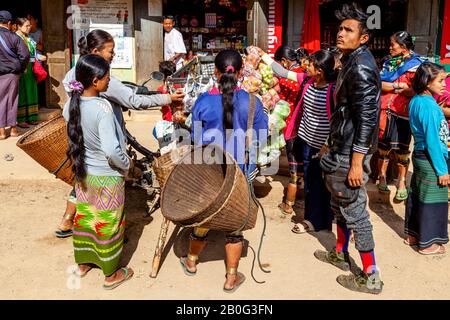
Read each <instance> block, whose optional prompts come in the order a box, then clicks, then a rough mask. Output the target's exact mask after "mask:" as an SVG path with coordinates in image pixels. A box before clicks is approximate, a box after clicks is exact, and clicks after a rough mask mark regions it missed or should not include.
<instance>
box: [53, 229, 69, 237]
mask: <svg viewBox="0 0 450 320" xmlns="http://www.w3.org/2000/svg"><path fill="white" fill-rule="evenodd" d="M55 236H56V237H57V238H60V239H63V238H68V237H71V236H73V230H72V229H69V230H61V229H59V230H56V231H55Z"/></svg>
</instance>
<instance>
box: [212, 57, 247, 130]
mask: <svg viewBox="0 0 450 320" xmlns="http://www.w3.org/2000/svg"><path fill="white" fill-rule="evenodd" d="M214 63H215V65H216V68H217V70H219V72H220V73H221V74H222V76H221V77H220V81H219V90H220V92H221V93H222V107H223V128H224V130H226V129H233V111H234V105H233V98H234V91H235V89H236V87H237V84H238V78H237V74H238V72H239V71H240V70H241V69H242V57H241V55H240V54H239V52H237V51H235V50H222V51H220V52H219V54H218V55H217V56H216V59H215V60H214Z"/></svg>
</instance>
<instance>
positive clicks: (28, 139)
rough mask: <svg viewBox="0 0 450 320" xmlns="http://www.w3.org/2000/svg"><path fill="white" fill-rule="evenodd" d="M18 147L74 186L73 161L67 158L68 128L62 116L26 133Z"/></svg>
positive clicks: (57, 176)
mask: <svg viewBox="0 0 450 320" xmlns="http://www.w3.org/2000/svg"><path fill="white" fill-rule="evenodd" d="M17 146H18V147H19V148H20V149H22V150H23V151H25V152H26V153H27V154H28V155H29V156H30V157H31V158H33V159H34V160H35V161H37V162H38V163H39V164H40V165H41V166H43V167H44V168H45V169H47V170H48V171H49V172H50V173H52V174H54V175H55V176H56V178H58V179H61V180H62V181H64V182H66V183H68V184H70V185H73V184H74V173H73V172H72V161H71V160H69V159H68V158H67V156H66V151H67V146H68V140H67V127H66V122H65V120H64V118H63V117H62V116H57V117H55V118H53V119H51V120H49V121H46V122H44V123H41V124H40V125H39V126H37V127H36V128H34V129H32V130H30V131H28V132H27V133H25V134H24V135H23V136H22V137H21V138H20V139H19V141H18V142H17Z"/></svg>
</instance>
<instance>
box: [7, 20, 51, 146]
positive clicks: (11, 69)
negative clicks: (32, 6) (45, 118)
mask: <svg viewBox="0 0 450 320" xmlns="http://www.w3.org/2000/svg"><path fill="white" fill-rule="evenodd" d="M42 51H43V44H42V30H40V29H39V28H38V26H37V19H36V18H34V17H33V15H31V14H27V15H25V16H24V17H17V18H16V19H13V17H12V15H11V13H9V12H8V11H0V62H1V64H0V96H1V97H2V98H0V99H1V102H0V140H4V139H6V138H7V137H8V134H7V132H6V128H7V127H9V128H10V131H9V136H11V137H17V136H18V135H19V132H18V130H17V127H21V128H29V127H30V125H36V124H38V113H39V97H38V81H42V79H40V78H39V77H36V75H35V71H34V70H35V64H36V63H38V64H42V63H43V62H44V61H46V60H47V57H46V56H45V55H44V54H42ZM41 66H42V65H41Z"/></svg>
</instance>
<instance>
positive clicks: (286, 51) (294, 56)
mask: <svg viewBox="0 0 450 320" xmlns="http://www.w3.org/2000/svg"><path fill="white" fill-rule="evenodd" d="M307 55H308V50H306V49H304V48H298V49H297V50H294V49H292V48H291V47H289V46H280V47H278V49H277V50H276V51H275V54H274V58H275V60H276V61H278V62H280V61H281V59H282V58H285V59H286V60H289V61H295V62H297V63H298V64H301V62H302V58H304V57H306V56H307Z"/></svg>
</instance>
